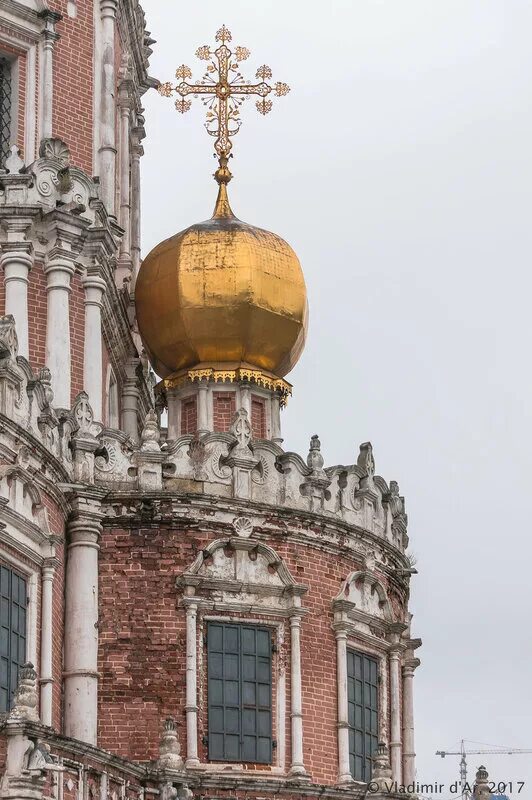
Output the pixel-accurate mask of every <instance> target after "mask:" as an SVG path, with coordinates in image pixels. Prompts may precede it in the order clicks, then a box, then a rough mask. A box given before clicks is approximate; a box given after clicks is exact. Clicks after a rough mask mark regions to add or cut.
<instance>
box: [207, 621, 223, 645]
mask: <svg viewBox="0 0 532 800" xmlns="http://www.w3.org/2000/svg"><path fill="white" fill-rule="evenodd" d="M209 649H210V650H211V651H212V650H218V651H220V652H221V650H222V649H223V628H222V626H221V625H215V624H214V623H213V622H210V623H209Z"/></svg>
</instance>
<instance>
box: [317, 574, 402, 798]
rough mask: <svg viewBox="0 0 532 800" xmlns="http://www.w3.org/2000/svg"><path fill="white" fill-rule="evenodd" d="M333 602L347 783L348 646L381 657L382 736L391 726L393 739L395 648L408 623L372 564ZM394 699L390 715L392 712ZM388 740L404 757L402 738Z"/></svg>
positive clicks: (341, 755)
mask: <svg viewBox="0 0 532 800" xmlns="http://www.w3.org/2000/svg"><path fill="white" fill-rule="evenodd" d="M332 608H333V613H334V623H333V630H334V631H335V635H336V644H337V676H338V680H337V690H338V698H337V702H338V784H339V785H342V786H344V785H349V784H352V783H354V781H353V778H352V777H351V774H350V769H349V723H348V702H347V700H348V698H347V649H348V648H350V649H351V648H352V649H355V650H357V651H358V652H361V653H363V654H365V655H368V656H372V657H373V658H376V659H377V661H378V665H379V666H378V670H379V684H380V691H379V698H378V702H379V712H378V713H379V738H380V740H381V741H387V739H388V731H389V730H390V732H391V738H392V740H393V738H394V736H393V734H394V731H396V730H397V725H398V724H399V722H400V716H399V714H400V712H399V711H398V709H399V701H400V695H399V685H398V683H397V681H391V677H392V676H391V670H392V661H394V660H395V659H396V658H397V656H396V655H395V654H397V653H398V649H400V648H402V647H403V645H401V644H400V642H399V639H400V636H401V634H402V632H403V631H404V630H405V629H406V625H403V624H402V623H397V622H394V618H393V613H392V607H391V604H390V601H389V599H388V596H387V593H386V590H385V588H384V586H383V585H382V583H381V581H380V579H379V578H378V576H377V575H375V574H374V573H373V572H372V570H371V569H364V570H359V571H357V572H352V573H351V574H350V575H349V576H348V577H347V578H346V580H345V581H344V583H343V585H342V588H341V590H340V593H339V594H338V596H337V597H336V598H335V599H334V600H333V601H332ZM363 609H365V610H363ZM392 694H393V696H391V695H392ZM390 700H391V710H392V714H391V717H390V715H389V713H388V707H389V704H390ZM390 744H391V745H394V750H395V751H397V756H398V757H399V759H400V750H401V742H400V740H399V741H391V742H390ZM394 779H395V776H394ZM399 780H400V779H399Z"/></svg>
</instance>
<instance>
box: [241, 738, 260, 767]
mask: <svg viewBox="0 0 532 800" xmlns="http://www.w3.org/2000/svg"><path fill="white" fill-rule="evenodd" d="M256 760H257V740H256V738H255V737H254V736H244V739H243V741H242V761H256Z"/></svg>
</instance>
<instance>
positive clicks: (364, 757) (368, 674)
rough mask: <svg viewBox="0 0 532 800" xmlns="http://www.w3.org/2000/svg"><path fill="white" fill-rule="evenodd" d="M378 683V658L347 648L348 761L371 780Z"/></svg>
mask: <svg viewBox="0 0 532 800" xmlns="http://www.w3.org/2000/svg"><path fill="white" fill-rule="evenodd" d="M378 683H379V681H378V664H377V661H376V659H374V658H370V657H369V656H366V655H364V654H362V653H357V652H356V651H355V650H348V651H347V700H348V711H349V764H350V768H351V775H352V776H353V778H355V780H357V781H369V780H371V757H372V755H373V754H374V752H375V750H376V749H377V743H378Z"/></svg>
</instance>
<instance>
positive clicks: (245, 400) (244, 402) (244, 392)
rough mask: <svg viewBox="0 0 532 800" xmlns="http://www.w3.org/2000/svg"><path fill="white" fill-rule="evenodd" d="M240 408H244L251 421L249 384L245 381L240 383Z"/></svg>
mask: <svg viewBox="0 0 532 800" xmlns="http://www.w3.org/2000/svg"><path fill="white" fill-rule="evenodd" d="M240 408H243V409H245V411H247V414H248V418H249V421H250V422H251V386H249V384H246V383H242V384H240Z"/></svg>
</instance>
